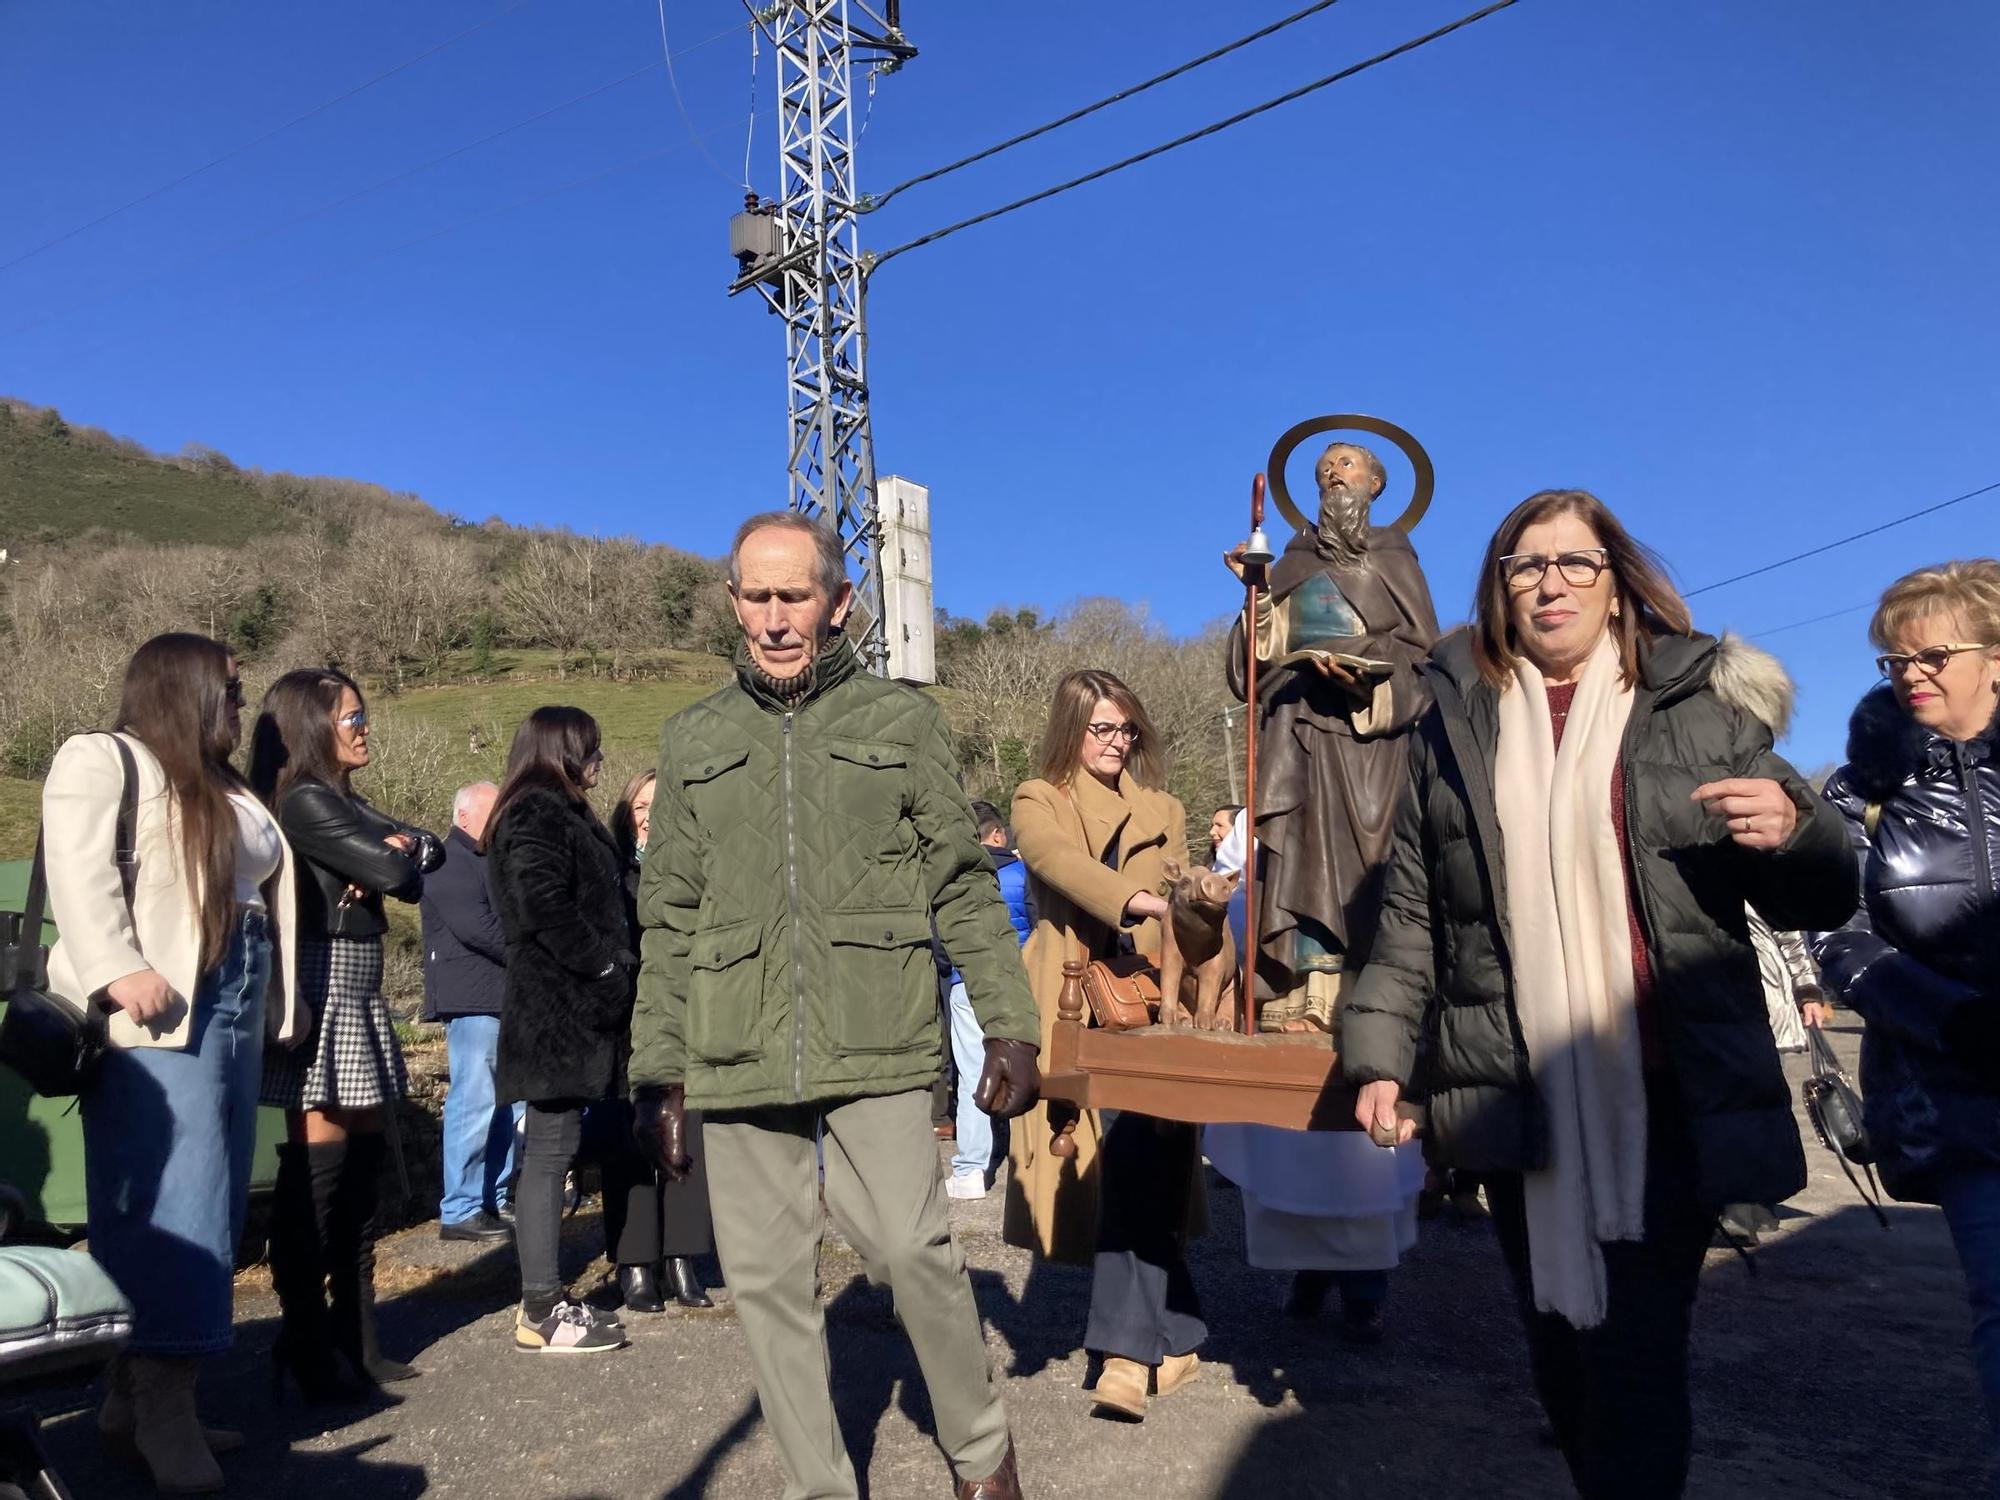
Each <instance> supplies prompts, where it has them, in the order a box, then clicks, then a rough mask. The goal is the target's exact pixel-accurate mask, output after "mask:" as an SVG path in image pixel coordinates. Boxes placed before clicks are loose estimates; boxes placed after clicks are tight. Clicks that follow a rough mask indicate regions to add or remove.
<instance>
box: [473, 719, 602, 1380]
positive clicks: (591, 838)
mask: <svg viewBox="0 0 2000 1500" xmlns="http://www.w3.org/2000/svg"><path fill="white" fill-rule="evenodd" d="M598 744H599V737H598V731H597V721H596V720H595V719H593V718H591V716H590V715H589V714H587V713H585V712H584V711H583V710H582V709H580V708H538V709H536V710H535V711H534V712H533V713H532V714H530V715H529V716H528V717H527V719H526V721H525V722H523V723H522V725H521V727H520V729H519V730H518V731H517V732H516V733H515V735H514V745H513V748H512V749H511V750H510V751H509V752H508V754H507V773H506V775H505V777H504V778H503V779H502V781H501V783H500V795H499V796H498V797H497V798H496V799H495V800H494V803H493V814H492V818H491V820H490V821H489V822H488V823H487V825H486V849H487V872H486V878H487V884H488V885H489V887H490V888H491V890H492V892H493V909H494V910H495V911H496V912H498V913H499V915H500V927H501V931H502V932H503V933H504V934H505V935H506V939H507V993H506V999H505V1001H504V1002H503V1004H502V1008H501V1013H500V1047H499V1060H498V1064H497V1076H496V1077H495V1080H494V1092H495V1095H496V1096H497V1098H498V1099H499V1101H500V1102H502V1103H512V1102H513V1101H514V1100H517V1099H521V1100H526V1101H527V1105H528V1109H527V1117H526V1121H525V1130H524V1135H523V1140H522V1150H521V1180H520V1184H519V1186H518V1187H517V1188H516V1189H515V1193H514V1243H515V1249H516V1251H517V1252H518V1254H519V1256H520V1259H521V1310H520V1314H519V1316H518V1317H517V1318H516V1319H515V1326H514V1344H515V1347H516V1348H518V1349H522V1350H525V1351H527V1352H530V1353H537V1354H541V1353H550V1354H557V1353H560V1354H584V1353H594V1352H596V1351H599V1350H604V1349H616V1348H618V1347H619V1346H620V1345H622V1344H623V1343H624V1341H625V1340H624V1334H623V1332H622V1331H621V1330H620V1329H619V1327H618V1325H617V1322H616V1320H615V1319H609V1318H606V1317H605V1316H604V1315H602V1314H593V1313H592V1311H591V1310H590V1309H589V1308H587V1307H585V1306H584V1304H583V1303H582V1302H580V1301H577V1300H575V1299H573V1298H570V1297H569V1296H568V1295H567V1294H566V1293H565V1291H564V1288H563V1284H562V1273H561V1269H560V1267H559V1264H558V1259H557V1249H558V1240H559V1238H560V1232H561V1228H562V1191H563V1177H564V1175H565V1174H566V1173H567V1172H568V1170H569V1165H570V1161H571V1160H572V1158H574V1157H575V1155H576V1152H577V1147H578V1145H579V1144H580V1142H581V1139H582V1134H583V1111H584V1107H585V1106H586V1105H588V1104H590V1103H591V1102H592V1101H594V1100H598V1099H605V1098H609V1097H611V1096H613V1095H621V1094H623V1093H624V1092H625V1076H624V1075H625V1057H626V1045H627V1044H626V1034H627V1032H628V1031H629V1029H630V1027H631V1024H632V976H633V974H634V972H635V971H636V970H637V969H638V959H637V958H635V957H634V956H633V953H632V949H631V933H630V930H629V929H628V928H627V926H626V919H625V879H624V876H625V871H624V867H623V865H622V863H621V862H620V860H619V858H618V847H617V845H616V844H615V843H614V842H613V841H612V837H611V833H610V830H608V829H607V828H605V826H604V824H603V823H602V822H600V821H599V820H598V817H597V814H596V813H595V812H593V811H591V807H590V802H589V800H588V796H587V793H588V792H589V791H590V789H591V788H592V787H593V786H595V785H596V784H597V777H598V773H599V771H600V770H601V769H602V767H603V764H604V757H603V755H602V753H601V752H600V751H599V749H598Z"/></svg>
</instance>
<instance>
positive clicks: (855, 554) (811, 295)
mask: <svg viewBox="0 0 2000 1500" xmlns="http://www.w3.org/2000/svg"><path fill="white" fill-rule="evenodd" d="M899 8H900V7H899V3H898V0H887V3H886V5H885V8H884V9H883V10H882V11H881V12H880V13H878V12H877V10H876V9H875V7H874V6H873V5H871V4H869V3H867V0H782V3H779V4H776V5H773V6H770V7H769V8H767V9H763V10H760V11H758V12H757V16H758V21H759V24H760V25H761V26H763V27H764V28H765V34H766V35H767V36H768V37H769V38H770V40H771V44H772V48H773V51H774V52H775V54H776V57H777V69H778V172H779V183H778V196H777V198H776V200H775V201H774V202H767V203H764V204H761V205H760V204H756V203H754V202H753V203H752V204H750V205H749V206H748V207H747V209H746V212H745V213H744V214H741V215H739V216H738V218H737V221H736V225H735V226H733V234H732V238H733V240H734V247H733V248H735V250H736V253H737V257H738V260H739V262H740V263H741V264H742V266H743V274H742V275H741V276H740V277H739V278H738V280H737V281H736V283H735V284H734V285H733V286H732V287H731V288H730V290H731V292H732V293H735V292H739V291H743V290H747V289H748V288H750V287H752V286H754V287H756V288H757V289H758V290H759V291H760V292H761V293H762V294H763V296H764V298H765V300H766V301H767V302H768V303H769V304H770V306H771V309H772V310H773V311H774V312H776V313H778V314H779V315H780V316H781V317H783V318H784V320H785V407H786V429H787V439H788V458H787V466H788V468H789V471H790V481H789V499H788V503H789V504H790V505H791V507H792V508H793V509H794V510H799V511H803V512H805V513H806V514H808V515H821V514H825V515H830V516H832V517H833V519H834V522H835V524H836V525H837V526H838V527H839V529H840V535H841V539H842V540H843V541H844V542H845V543H846V545H847V553H848V557H849V558H850V560H851V562H852V564H853V566H854V571H856V572H857V573H858V574H859V579H858V582H857V590H858V601H859V604H860V607H861V610H862V611H863V612H865V614H866V615H867V629H866V632H865V634H862V635H860V636H858V637H857V641H856V644H857V645H859V646H860V647H861V650H862V654H863V657H864V658H865V659H866V660H867V662H868V663H869V665H870V667H871V668H872V669H873V670H875V671H877V672H881V671H883V670H884V668H885V663H886V661H887V654H888V653H887V643H886V640H885V637H884V633H883V615H884V608H883V605H884V600H883V589H882V566H881V556H880V551H881V537H882V533H881V527H880V523H879V520H878V518H877V515H876V509H875V445H874V439H873V435H872V432H871V430H870V426H869V419H868V371H867V333H866V329H865V327H864V321H863V296H864V278H865V273H866V263H865V261H864V258H863V256H862V254H861V249H860V235H859V231H858V229H857V227H856V214H855V205H856V202H857V199H858V194H857V191H856V187H855V176H854V138H855V120H854V110H853V103H854V73H855V70H856V69H857V68H859V69H860V70H861V72H862V75H863V79H864V89H865V88H866V87H867V83H866V80H867V79H868V77H869V75H870V74H871V73H873V72H892V71H894V70H895V69H896V68H897V67H899V66H901V64H902V63H903V61H904V60H905V59H906V58H909V57H912V56H914V55H915V50H916V49H915V48H913V47H911V46H909V45H908V44H907V43H906V42H905V41H904V40H903V36H902V32H901V30H900V28H899V26H898V19H899V18H898V14H897V12H898V10H899ZM856 21H858V22H859V23H860V24H861V27H862V28H863V29H860V30H857V29H856V26H855V24H854V23H855V22H856ZM759 220H761V221H762V223H761V225H760V224H759V223H758V221H759Z"/></svg>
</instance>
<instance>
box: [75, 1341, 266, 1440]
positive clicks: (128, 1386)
mask: <svg viewBox="0 0 2000 1500" xmlns="http://www.w3.org/2000/svg"><path fill="white" fill-rule="evenodd" d="M105 1375H106V1380H107V1382H108V1383H107V1385H106V1388H105V1392H104V1404H103V1405H102V1406H100V1407H98V1408H97V1430H98V1433H99V1434H100V1435H101V1436H102V1437H103V1438H104V1440H105V1441H106V1442H108V1443H112V1444H115V1445H117V1446H119V1447H122V1448H131V1446H132V1424H133V1420H134V1418H133V1414H132V1371H131V1370H130V1368H129V1367H128V1366H127V1365H126V1363H125V1359H124V1357H123V1356H122V1355H121V1356H120V1357H119V1358H117V1359H114V1360H113V1361H112V1362H111V1368H110V1369H109V1370H108V1371H106V1372H105ZM201 1435H202V1437H203V1439H204V1440H205V1441H206V1442H207V1443H208V1451H209V1452H210V1453H234V1452H235V1451H236V1450H237V1449H238V1448H241V1447H242V1446H243V1434H242V1433H240V1432H238V1431H236V1429H235V1428H233V1427H210V1426H207V1425H206V1424H204V1425H203V1427H202V1429H201ZM135 1456H136V1454H135Z"/></svg>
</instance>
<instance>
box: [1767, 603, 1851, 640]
mask: <svg viewBox="0 0 2000 1500" xmlns="http://www.w3.org/2000/svg"><path fill="white" fill-rule="evenodd" d="M1874 606H1876V600H1868V602H1866V604H1850V606H1848V608H1844V610H1828V612H1826V614H1814V616H1812V618H1808V620H1792V624H1782V626H1772V628H1770V630H1758V632H1756V634H1752V636H1746V640H1764V638H1768V636H1782V634H1784V632H1786V630H1804V628H1806V626H1810V624H1824V622H1826V620H1842V618H1846V616H1850V614H1860V612H1862V610H1872V608H1874Z"/></svg>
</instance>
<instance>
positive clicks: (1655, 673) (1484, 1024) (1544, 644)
mask: <svg viewBox="0 0 2000 1500" xmlns="http://www.w3.org/2000/svg"><path fill="white" fill-rule="evenodd" d="M1474 609H1475V617H1474V622H1473V624H1472V625H1471V626H1470V627H1469V628H1468V629H1464V630H1458V631H1454V632H1452V633H1451V634H1450V635H1447V636H1446V637H1445V638H1444V639H1443V640H1441V641H1439V642H1438V644H1437V646H1436V647H1435V648H1434V649H1433V650H1432V652H1431V655H1430V658H1429V660H1428V661H1427V662H1425V664H1424V667H1423V672H1424V676H1425V679H1426V680H1427V682H1428V683H1429V685H1430V687H1431V689H1432V692H1433V694H1434V703H1433V706H1432V708H1431V709H1430V711H1429V712H1427V713H1426V714H1425V715H1424V717H1423V718H1422V719H1421V720H1420V721H1419V723H1418V726H1417V729H1416V733H1415V735H1414V737H1413V739H1412V742H1411V747H1410V773H1411V781H1412V785H1411V789H1410V793H1409V795H1408V797H1407V798H1406V799H1405V801H1404V802H1403V805H1402V809H1401V811H1400V812H1399V813H1398V814H1397V820H1396V829H1395V836H1394V840H1393V843H1392V845H1391V853H1390V859H1389V866H1388V870H1387V872H1386V875H1385V877H1384V887H1383V896H1382V925H1381V929H1380V931H1379V932H1378V934H1377V935H1376V938H1375V946H1374V948H1373V949H1372V951H1371V952H1370V955H1369V959H1368V963H1367V965H1366V966H1365V967H1364V968H1363V969H1362V971H1361V976H1360V978H1359V980H1358V981H1356V983H1355V984H1354V987H1353V988H1352V989H1351V990H1350V991H1349V992H1348V994H1347V997H1346V1003H1345V1005H1344V1007H1343V1009H1342V1012H1341V1017H1340V1056H1341V1062H1342V1064H1343V1066H1344V1068H1345V1072H1346V1076H1347V1079H1348V1081H1349V1082H1350V1083H1352V1084H1354V1085H1355V1086H1356V1087H1357V1089H1358V1091H1359V1096H1358V1101H1357V1107H1356V1114H1357V1119H1358V1122H1359V1123H1360V1124H1361V1125H1362V1126H1363V1127H1364V1128H1366V1129H1367V1130H1368V1131H1369V1133H1370V1135H1371V1136H1372V1138H1373V1139H1374V1140H1375V1142H1376V1143H1377V1144H1378V1145H1381V1146H1392V1145H1395V1144H1397V1143H1398V1142H1399V1141H1402V1140H1407V1139H1409V1137H1410V1134H1411V1132H1412V1130H1413V1127H1412V1125H1411V1123H1410V1122H1409V1121H1407V1120H1402V1121H1399V1120H1398V1117H1397V1103H1398V1100H1399V1099H1400V1097H1401V1095H1402V1094H1403V1092H1404V1091H1405V1090H1406V1089H1408V1088H1409V1087H1410V1086H1411V1084H1412V1083H1413V1082H1418V1081H1419V1080H1417V1079H1416V1078H1414V1077H1413V1075H1415V1074H1416V1073H1417V1072H1418V1061H1417V1060H1418V1058H1420V1057H1423V1058H1425V1059H1426V1062H1425V1064H1424V1068H1423V1074H1424V1076H1423V1078H1422V1080H1421V1082H1423V1083H1425V1084H1427V1085H1428V1093H1429V1101H1430V1102H1429V1114H1428V1131H1427V1133H1428V1142H1427V1146H1428V1152H1429V1155H1430V1158H1431V1160H1432V1161H1433V1162H1434V1163H1435V1164H1436V1165H1438V1166H1440V1167H1446V1168H1458V1169H1461V1170H1467V1171H1474V1172H1479V1173H1481V1174H1482V1175H1483V1177H1484V1183H1485V1188H1486V1195H1487V1200H1488V1202H1489V1203H1490V1204H1491V1205H1492V1209H1493V1225H1494V1229H1495V1231H1496V1233H1497V1237H1498V1239H1499V1241H1500V1248H1501V1250H1502V1253H1503V1254H1504V1256H1505V1258H1506V1262H1507V1267H1508V1270H1509V1272H1510V1274H1511V1276H1512V1278H1513V1281H1514V1285H1515V1292H1516V1296H1517V1298H1518V1300H1519V1303H1520V1307H1521V1311H1522V1315H1523V1318H1524V1321H1525V1322H1526V1324H1527V1334H1528V1350H1529V1357H1530V1362H1531V1366H1532V1369H1533V1374H1534V1380H1535V1388H1536V1391H1537V1393H1538V1394H1539V1395H1540V1397H1541V1401H1542V1406H1543V1409H1544V1410H1545V1411H1546V1412H1547V1414H1548V1418H1549V1422H1550V1425H1551V1426H1552V1427H1553V1428H1554V1431H1555V1436H1556V1440H1557V1442H1558V1443H1559V1444H1560V1445H1561V1448H1562V1451H1563V1456H1564V1457H1565V1458H1566V1459H1567V1460H1568V1463H1569V1470H1570V1475H1571V1478H1572V1479H1573V1480H1574V1482H1575V1485H1576V1488H1577V1491H1578V1492H1579V1493H1580V1494H1582V1495H1583V1496H1585V1497H1587V1500H1655V1497H1658V1500H1664V1497H1669V1496H1676V1495H1679V1494H1680V1493H1681V1491H1682V1488H1683V1486H1684V1485H1685V1483H1686V1481H1687V1470H1688V1454H1689V1449H1690V1446H1691V1440H1692V1417H1691V1414H1690V1410H1689V1404H1688V1341H1689V1336H1690V1333H1691V1331H1692V1325H1693V1317H1694V1301H1695V1291H1696V1288H1697V1286H1698V1284H1699V1280H1700V1276H1701V1264H1702V1257H1703V1255H1704V1254H1705V1252H1706V1251H1707V1248H1708V1245H1709V1241H1710V1238H1711V1237H1712V1235H1713V1233H1714V1227H1715V1220H1716V1215H1717V1213H1718V1212H1719V1211H1720V1210H1721V1209H1722V1208H1723V1207H1724V1205H1726V1204H1730V1203H1744V1202H1750V1203H1779V1202H1782V1201H1783V1200H1784V1199H1786V1198H1789V1197H1790V1196H1791V1195H1792V1194H1794V1193H1796V1192H1798V1191H1799V1190H1800V1189H1801V1188H1803V1187H1804V1186H1805V1182H1806V1168H1805V1154H1804V1151H1803V1149H1802V1148H1801V1146H1800V1144H1799V1133H1798V1126H1797V1124H1796V1123H1795V1122H1794V1119H1793V1115H1792V1102H1791V1092H1790V1089H1789V1087H1788V1086H1787V1085H1786V1082H1785V1074H1784V1070H1783V1068H1782V1067H1781V1066H1780V1064H1779V1061H1778V1051H1777V1046H1776V1043H1775V1042H1774V1041H1773V1040H1772V1037H1771V1029H1770V1026H1769V1024H1768V1022H1767V1020H1766V1016H1765V1010H1764V989H1763V981H1762V979H1761V978H1760V976H1759V971H1758V967H1757V955H1756V952H1755V950H1754V949H1753V948H1752V946H1751V941H1750V934H1749V930H1748V925H1747V918H1746V915H1745V906H1746V904H1747V905H1748V906H1750V907H1752V908H1754V909H1755V910H1756V911H1758V912H1759V913H1761V914H1762V915H1763V917H1764V918H1765V919H1766V920H1767V921H1769V922H1770V923H1771V925H1772V926H1773V927H1776V928H1778V929H1780V930H1784V929H1790V928H1809V927H1824V926H1826V925H1829V924H1830V923H1832V922H1833V921H1834V920H1835V919H1836V918H1838V919H1839V920H1840V921H1845V920H1846V918H1847V914H1848V913H1849V912H1851V911H1852V910H1853V909H1854V901H1855V877H1854V864H1853V860H1852V858H1851V857H1850V856H1849V854H1848V852H1847V844H1846V839H1845V838H1844V836H1843V835H1842V832H1841V828H1840V820H1839V819H1838V818H1837V817H1835V816H1834V815H1833V813H1832V811H1831V809H1829V808H1827V807H1826V806H1825V805H1824V804H1823V803H1821V802H1820V801H1819V799H1818V798H1816V797H1815V796H1814V795H1813V793H1812V789H1811V788H1810V787H1809V786H1807V785H1806V782H1805V779H1804V778H1803V777H1801V776H1800V775H1799V774H1798V772H1797V771H1795V770H1794V769H1793V768H1792V767H1791V766H1789V765H1787V764H1786V763H1785V762H1784V761H1783V760H1782V759H1780V758H1779V757H1778V755H1777V754H1776V753H1775V752H1774V751H1773V749H1772V745H1773V742H1774V739H1775V738H1776V735H1777V734H1778V733H1780V732H1782V725H1783V722H1784V719H1785V717H1786V715H1787V713H1788V712H1789V710H1790V706H1791V696H1792V690H1791V683H1790V681H1789V680H1788V679H1787V678H1786V677H1785V674H1784V671H1783V669H1782V668H1780V667H1779V666H1778V664H1777V662H1775V661H1774V660H1772V659H1771V658H1770V657H1769V656H1767V655H1765V654H1764V653H1763V652H1761V651H1757V650H1756V649H1754V648H1752V647H1748V646H1745V645H1744V644H1743V643H1742V642H1740V641H1734V640H1730V639H1728V638H1724V639H1723V640H1721V641H1717V640H1716V639H1715V638H1713V637H1711V636H1706V635H1698V634H1696V633H1695V631H1694V627H1693V624H1692V622H1691V621H1690V619H1689V616H1688V609H1687V605H1686V604H1685V603H1684V602H1683V601H1682V599H1681V597H1680V595H1679V594H1678V593H1676V592H1675V590H1674V587H1673V585H1672V584H1671V583H1670V582H1669V581H1668V579H1667V576H1666V571H1665V569H1664V568H1662V567H1661V566H1660V564H1659V562H1658V560H1657V559H1656V558H1654V556H1653V555H1652V554H1651V553H1650V552H1648V551H1647V550H1646V549H1645V548H1644V547H1642V546H1641V545H1640V544H1639V543H1638V542H1637V541H1636V540H1634V539H1633V537H1632V536H1631V534H1630V533H1629V532H1627V531H1626V529H1625V528H1624V526H1623V525H1621V524H1620V523H1619V521H1618V518H1617V517H1616V516H1615V515H1613V514H1612V513H1611V511H1610V509H1609V508H1608V507H1606V506H1605V504H1604V503H1603V502H1602V501H1601V500H1599V499H1598V498H1597V497H1596V496H1594V495H1591V494H1588V493H1586V492H1585V491H1582V490H1546V491H1543V492H1542V493H1540V494H1536V495H1532V496H1530V497H1529V498H1528V499H1526V500H1524V501H1523V502H1522V503H1521V504H1520V505H1518V506H1516V507H1515V508H1514V510H1513V511H1512V513H1511V514H1509V515H1508V516H1507V518H1506V519H1505V520H1504V521H1502V522H1501V524H1500V529H1499V530H1498V531H1497V532H1495V533H1494V536H1493V539H1492V541H1491V543H1490V544H1489V545H1488V547H1487V553H1486V561H1485V563H1484V565H1483V567H1482V569H1481V572H1480V577H1479V589H1478V594H1477V598H1476V603H1475V606H1474Z"/></svg>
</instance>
